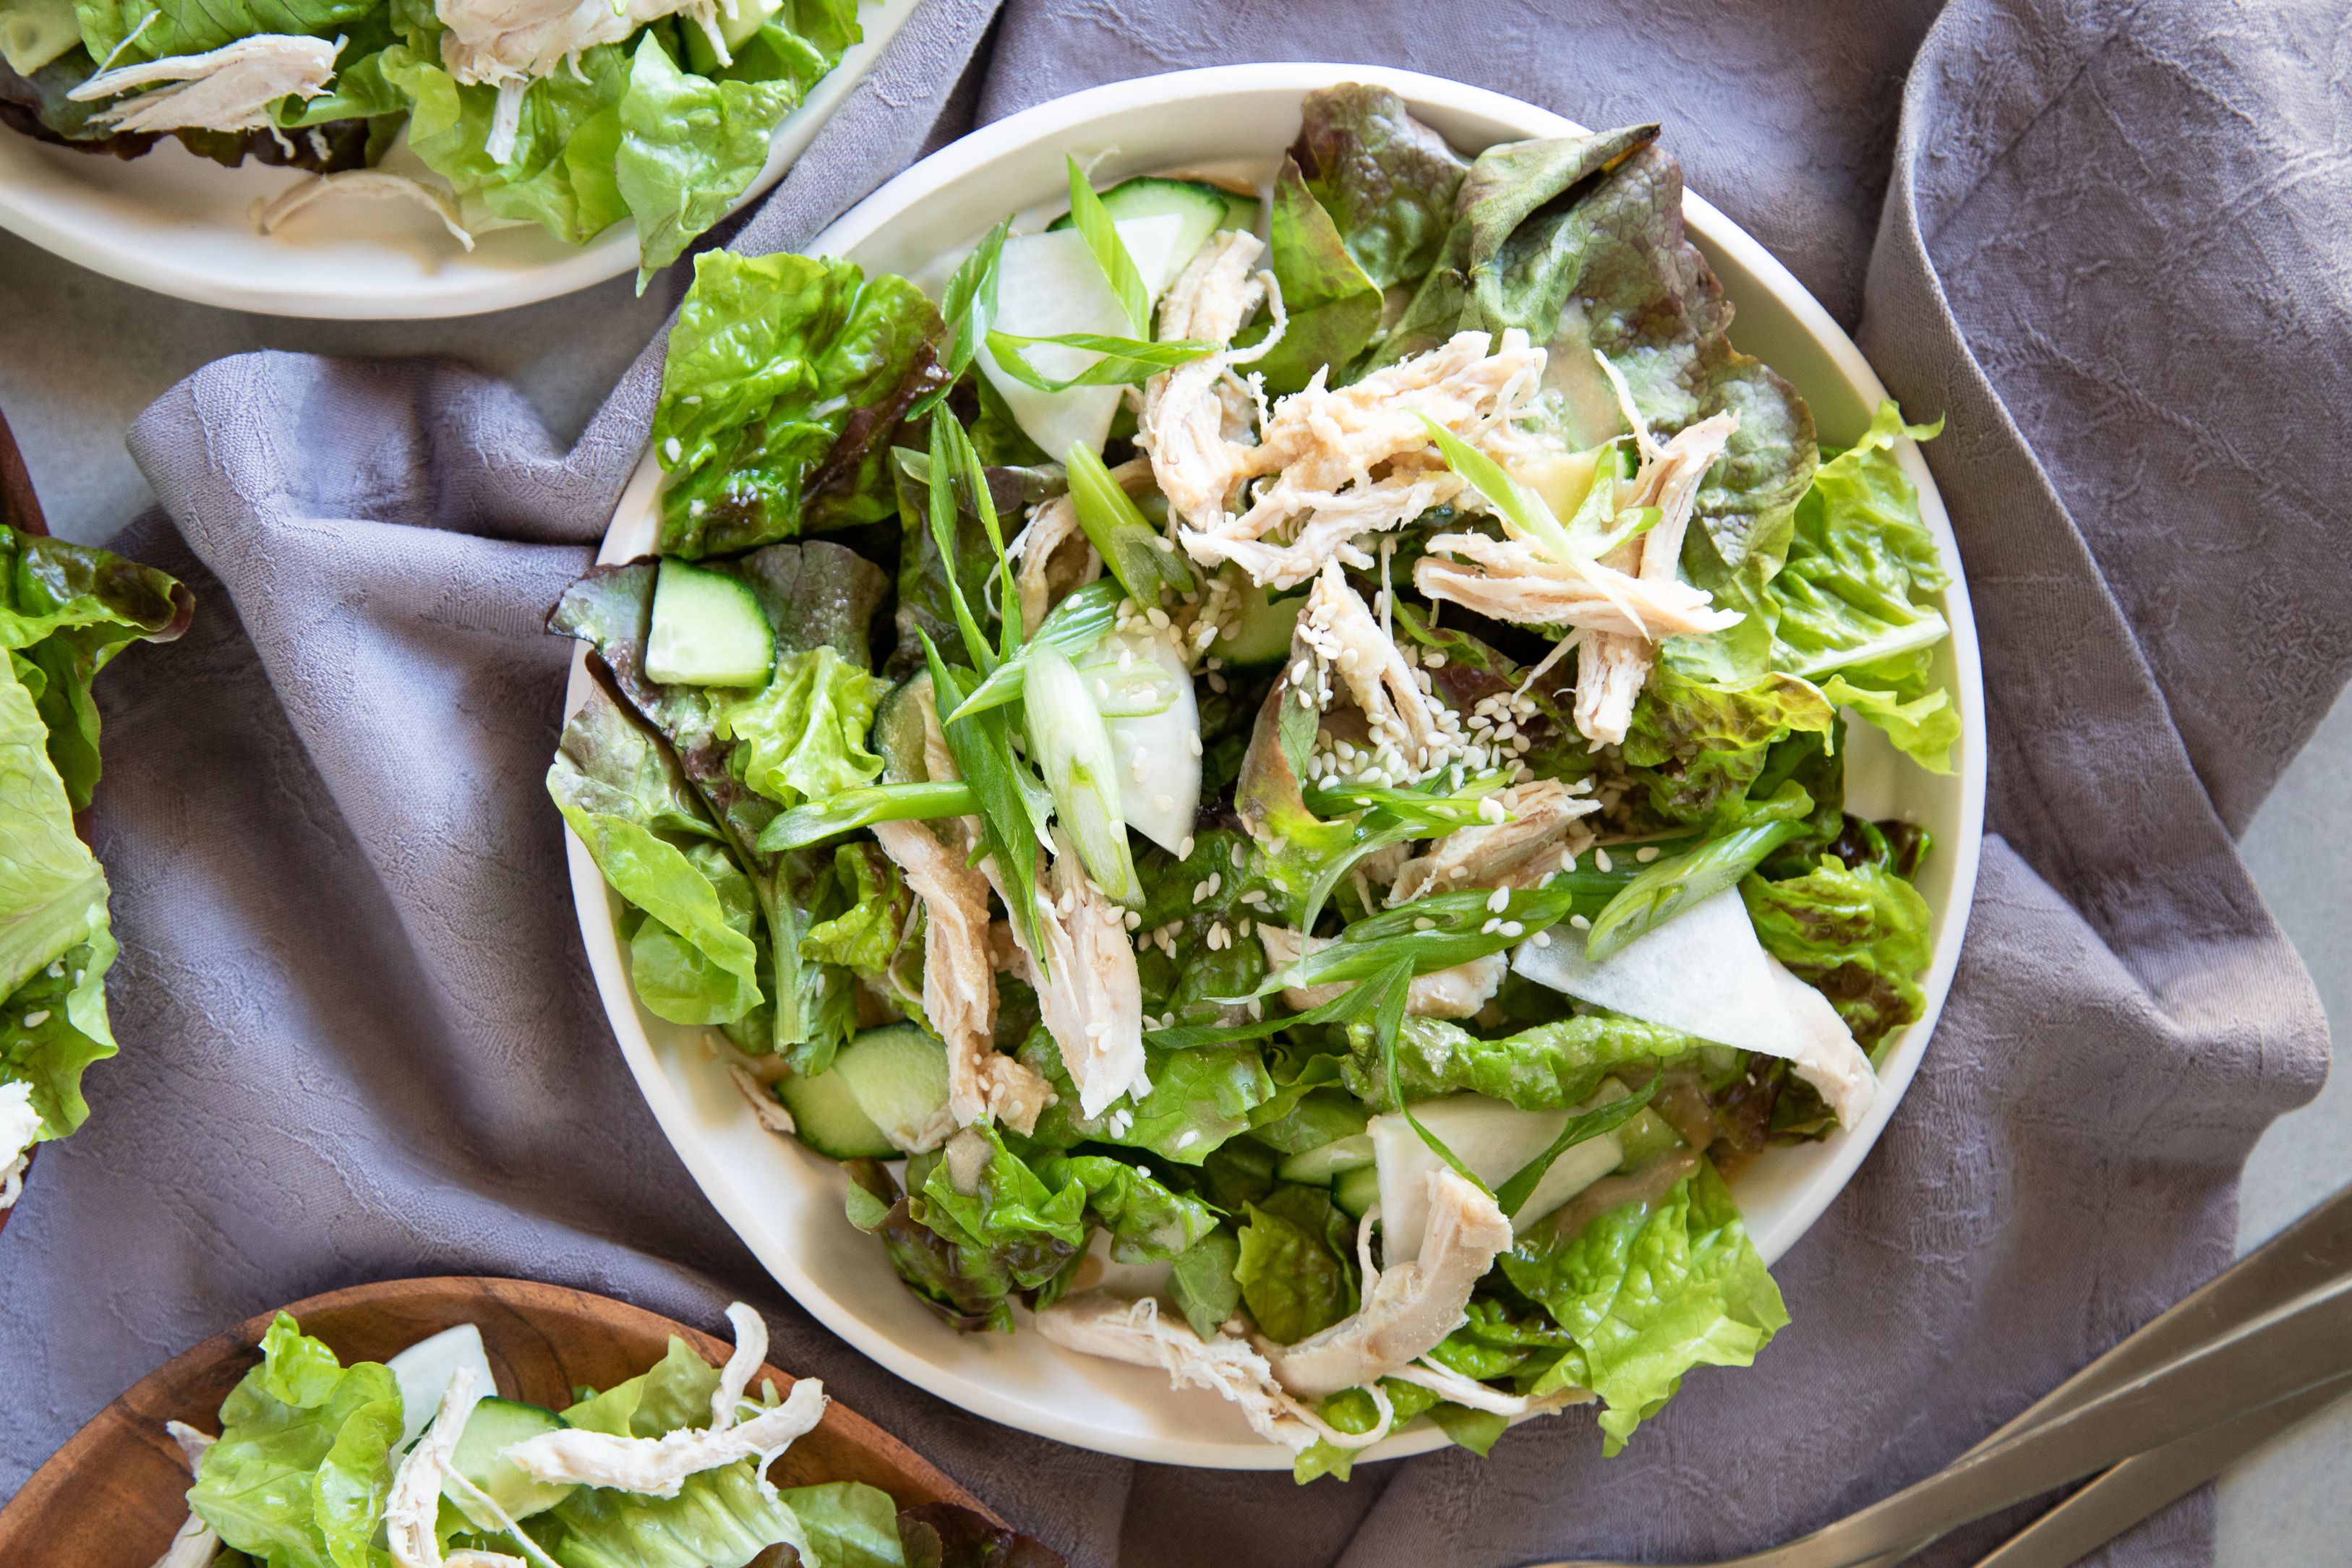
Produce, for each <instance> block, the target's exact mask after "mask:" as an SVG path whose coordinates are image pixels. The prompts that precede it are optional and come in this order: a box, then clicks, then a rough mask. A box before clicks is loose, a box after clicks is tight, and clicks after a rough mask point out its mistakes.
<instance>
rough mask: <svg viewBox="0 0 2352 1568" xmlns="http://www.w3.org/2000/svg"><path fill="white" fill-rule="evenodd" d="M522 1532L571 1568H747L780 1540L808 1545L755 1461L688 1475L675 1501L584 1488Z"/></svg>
mask: <svg viewBox="0 0 2352 1568" xmlns="http://www.w3.org/2000/svg"><path fill="white" fill-rule="evenodd" d="M706 1415H707V1412H706ZM523 1528H524V1530H525V1531H528V1532H529V1533H530V1536H531V1538H532V1539H533V1540H535V1541H537V1542H539V1543H540V1545H541V1548H542V1549H544V1550H545V1551H546V1552H547V1553H548V1554H549V1555H550V1556H551V1557H553V1558H554V1559H555V1560H556V1561H557V1562H558V1563H562V1564H563V1565H564V1568H743V1564H745V1563H749V1562H751V1559H753V1558H754V1557H757V1556H758V1555H759V1554H760V1553H761V1552H764V1551H766V1550H767V1549H768V1548H769V1547H771V1546H773V1545H775V1544H776V1543H777V1542H789V1543H790V1544H792V1545H793V1546H794V1547H795V1548H798V1547H800V1546H802V1545H803V1544H805V1538H804V1537H803V1534H802V1533H801V1524H800V1521H799V1520H798V1519H796V1518H795V1517H794V1516H793V1511H792V1509H791V1508H790V1506H788V1505H787V1504H786V1503H785V1501H784V1498H783V1494H782V1492H780V1491H778V1490H776V1489H775V1488H774V1487H773V1486H771V1485H770V1484H769V1483H768V1481H767V1479H765V1478H764V1477H762V1476H761V1474H760V1470H759V1464H758V1461H756V1460H753V1459H739V1460H737V1461H736V1462H735V1463H734V1464H731V1465H727V1466H724V1467H722V1468H720V1469H715V1470H703V1471H700V1472H698V1474H695V1475H691V1476H688V1478H687V1479H686V1481H685V1483H684V1484H683V1485H682V1486H680V1487H679V1489H678V1493H677V1496H676V1497H670V1498H661V1497H647V1496H644V1495H642V1494H639V1493H635V1492H625V1491H614V1490H612V1489H611V1488H609V1487H582V1488H580V1489H579V1490H577V1491H574V1492H572V1494H571V1495H570V1496H569V1497H567V1498H565V1499H564V1500H562V1502H560V1503H558V1504H556V1505H555V1506H554V1507H553V1508H551V1509H550V1510H549V1511H547V1512H545V1513H542V1514H539V1515H537V1516H535V1517H533V1518H531V1519H530V1520H528V1521H525V1522H524V1525H523Z"/></svg>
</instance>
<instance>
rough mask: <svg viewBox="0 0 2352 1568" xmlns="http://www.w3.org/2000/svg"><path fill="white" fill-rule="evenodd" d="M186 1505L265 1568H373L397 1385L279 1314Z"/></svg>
mask: <svg viewBox="0 0 2352 1568" xmlns="http://www.w3.org/2000/svg"><path fill="white" fill-rule="evenodd" d="M220 1415H221V1436H220V1441H219V1442H217V1443H215V1444H214V1445H213V1447H212V1448H211V1449H210V1450H209V1451H208V1452H207V1453H206V1454H205V1458H204V1464H203V1466H202V1468H201V1469H198V1471H197V1472H196V1484H195V1485H194V1486H193V1487H191V1488H190V1489H189V1490H188V1506H189V1507H190V1508H192V1509H194V1511H195V1512H196V1513H197V1514H198V1515H200V1516H201V1517H202V1518H203V1519H204V1521H205V1523H207V1524H209V1525H211V1526H212V1527H213V1529H214V1530H215V1531H218V1532H219V1534H220V1538H221V1540H222V1542H225V1543H226V1544H227V1545H228V1546H230V1547H233V1548H235V1549H236V1550H237V1551H239V1552H245V1553H247V1555H249V1556H251V1557H254V1558H256V1559H257V1560H258V1561H260V1562H262V1563H266V1564H268V1568H374V1564H375V1563H376V1562H377V1559H376V1558H374V1557H373V1555H372V1552H371V1542H372V1539H373V1535H374V1532H375V1527H376V1523H377V1521H378V1520H379V1519H381V1517H382V1515H383V1497H384V1494H385V1492H386V1491H387V1490H389V1489H390V1487H391V1485H392V1460H391V1449H392V1445H393V1444H394V1442H396V1441H398V1440H399V1437H400V1430H401V1427H400V1416H401V1407H400V1385H399V1384H398V1383H397V1382H396V1381H395V1380H394V1377H393V1375H392V1372H391V1369H390V1368H388V1367H386V1366H384V1365H383V1364H381V1363H378V1362H373V1361H362V1362H359V1363H356V1364H352V1365H351V1366H348V1367H347V1366H344V1365H343V1364H341V1362H340V1361H338V1360H337V1359H336V1357H335V1354H334V1352H332V1351H331V1350H329V1349H328V1348H327V1347H326V1345H324V1344H323V1343H320V1342H319V1341H318V1340H315V1339H312V1338H310V1336H309V1335H307V1334H305V1333H302V1332H301V1330H300V1328H299V1326H298V1325H297V1324H296V1323H295V1322H294V1320H293V1319H292V1318H290V1317H288V1316H287V1315H286V1314H285V1313H283V1312H280V1313H278V1317H277V1319H276V1321H275V1322H272V1323H271V1324H270V1325H269V1330H268V1333H265V1334H264V1335H263V1336H262V1340H261V1364H260V1365H258V1366H257V1367H255V1368H254V1369H253V1370H252V1371H250V1372H248V1373H247V1374H246V1375H245V1378H244V1380H243V1381H242V1382H240V1383H239V1384H238V1385H236V1390H235V1391H234V1392H232V1393H231V1394H230V1395H229V1396H228V1399H227V1401H226V1403H225V1404H223V1405H222V1406H221V1412H220Z"/></svg>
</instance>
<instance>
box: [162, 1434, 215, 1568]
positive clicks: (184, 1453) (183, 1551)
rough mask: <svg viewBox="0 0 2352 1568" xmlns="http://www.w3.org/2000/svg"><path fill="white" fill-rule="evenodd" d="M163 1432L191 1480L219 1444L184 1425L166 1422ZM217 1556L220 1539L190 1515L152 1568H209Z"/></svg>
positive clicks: (198, 1519)
mask: <svg viewBox="0 0 2352 1568" xmlns="http://www.w3.org/2000/svg"><path fill="white" fill-rule="evenodd" d="M163 1430H164V1431H165V1432H167V1433H169V1434H170V1435H171V1438H172V1441H173V1442H174V1443H176V1444H178V1445H179V1447H180V1458H182V1459H183V1460H184V1461H186V1463H187V1467H188V1474H189V1475H191V1476H194V1475H196V1474H198V1473H199V1472H201V1471H202V1470H203V1469H204V1467H205V1453H206V1452H207V1451H208V1450H209V1449H210V1448H212V1446H213V1445H214V1444H215V1443H216V1442H218V1441H220V1439H219V1438H217V1437H214V1436H213V1435H212V1434H211V1433H209V1432H199V1431H197V1430H196V1429H195V1428H194V1427H191V1426H189V1425H188V1424H187V1423H186V1422H184V1421H166V1422H164V1423H163ZM218 1555H220V1536H219V1534H218V1533H217V1532H216V1531H214V1529H213V1527H212V1526H211V1525H209V1524H206V1523H205V1521H204V1520H203V1518H202V1517H201V1516H200V1515H198V1514H195V1513H194V1512H191V1513H190V1514H189V1515H188V1517H187V1518H186V1519H185V1520H184V1521H182V1522H181V1525H180V1528H179V1529H178V1530H177V1531H174V1532H173V1536H172V1544H171V1545H170V1546H168V1547H166V1548H164V1551H163V1556H161V1557H158V1558H157V1559H155V1568H210V1565H211V1563H212V1560H213V1559H214V1558H215V1557H217V1556H218Z"/></svg>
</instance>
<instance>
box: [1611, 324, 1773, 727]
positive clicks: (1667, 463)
mask: <svg viewBox="0 0 2352 1568" xmlns="http://www.w3.org/2000/svg"><path fill="white" fill-rule="evenodd" d="M1607 362H1608V361H1605V360H1604V361H1602V363H1603V364H1606V363H1607ZM1611 368H1612V371H1613V370H1614V367H1613V366H1612V367H1611ZM1626 412H1627V415H1628V417H1629V418H1631V419H1632V420H1633V422H1634V425H1633V434H1634V439H1635V441H1636V443H1637V444H1638V445H1639V447H1640V450H1641V454H1642V466H1641V469H1640V471H1639V472H1638V473H1636V474H1635V475H1634V476H1633V489H1632V492H1631V494H1629V495H1628V496H1627V497H1625V501H1624V506H1625V507H1657V508H1658V511H1659V519H1658V522H1657V523H1656V525H1655V526H1654V527H1653V528H1651V529H1650V531H1649V532H1648V533H1646V534H1644V535H1643V536H1642V537H1641V538H1638V539H1632V540H1628V541H1627V542H1626V543H1625V544H1623V545H1622V546H1620V547H1618V549H1616V550H1615V551H1612V553H1611V555H1610V557H1609V559H1607V560H1606V561H1604V563H1603V564H1605V565H1608V566H1612V567H1615V568H1618V569H1620V570H1628V571H1633V572H1635V573H1636V575H1638V576H1639V577H1640V578H1641V580H1643V581H1644V582H1660V583H1664V582H1674V581H1675V580H1676V577H1675V574H1676V573H1677V571H1678V570H1680V563H1681V561H1682V554H1683V536H1684V535H1685V533H1687V532H1688V531H1689V529H1690V519H1691V512H1692V509H1693V508H1694V507H1696V506H1697V504H1698V487H1699V485H1700V482H1701V481H1703V480H1704V479H1706V474H1707V470H1708V469H1710V468H1712V467H1714V466H1715V462H1716V459H1717V458H1718V457H1720V456H1722V455H1723V450H1724V447H1725V446H1726V445H1727V444H1728V443H1729V442H1730V440H1731V437H1732V435H1733V434H1735V433H1736V432H1737V431H1738V428H1739V420H1738V416H1737V415H1735V414H1732V413H1718V414H1714V415H1712V416H1710V417H1708V418H1706V419H1702V420H1700V421H1698V422H1697V423H1695V424H1690V425H1685V427H1684V428H1683V429H1681V430H1679V431H1677V432H1675V435H1674V437H1673V439H1671V440H1670V441H1668V442H1667V443H1666V444H1664V446H1660V445H1659V444H1657V443H1656V442H1655V441H1654V440H1652V439H1651V436H1650V432H1649V428H1648V426H1646V425H1644V424H1643V423H1641V414H1640V413H1639V412H1638V411H1636V410H1634V409H1633V405H1632V402H1631V400H1630V399H1628V400H1627V403H1626ZM1635 558H1638V559H1635ZM1652 652H1653V650H1652V646H1651V643H1650V642H1649V641H1648V639H1646V638H1643V637H1629V636H1624V635H1622V634H1619V633H1615V632H1601V633H1597V634H1596V635H1594V636H1593V638H1592V639H1591V641H1590V642H1588V643H1586V644H1585V647H1584V651H1583V652H1582V653H1580V654H1579V655H1578V664H1577V675H1576V714H1575V716H1576V727H1577V730H1578V732H1579V733H1580V734H1581V735H1582V736H1583V737H1585V738H1586V739H1587V740H1590V741H1591V742H1593V743H1594V744H1595V745H1607V746H1615V745H1618V744H1621V743H1622V741H1623V740H1624V738H1625V727H1626V725H1627V724H1628V723H1629V722H1631V721H1632V719H1633V704H1634V702H1635V700H1636V699H1638V698H1639V697H1640V696H1641V695H1642V685H1643V682H1645V681H1647V680H1648V679H1649V678H1650V661H1651V657H1652Z"/></svg>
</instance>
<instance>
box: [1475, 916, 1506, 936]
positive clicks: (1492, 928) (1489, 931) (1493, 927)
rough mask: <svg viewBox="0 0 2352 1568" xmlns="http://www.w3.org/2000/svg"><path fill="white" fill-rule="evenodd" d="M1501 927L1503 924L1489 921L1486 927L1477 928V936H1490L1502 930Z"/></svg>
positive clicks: (1497, 921)
mask: <svg viewBox="0 0 2352 1568" xmlns="http://www.w3.org/2000/svg"><path fill="white" fill-rule="evenodd" d="M1502 925H1503V923H1502V922H1501V921H1499V920H1489V921H1487V922H1486V925H1481V926H1480V927H1478V935H1479V936H1493V935H1494V934H1495V933H1496V931H1497V930H1499V929H1501V928H1502Z"/></svg>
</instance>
